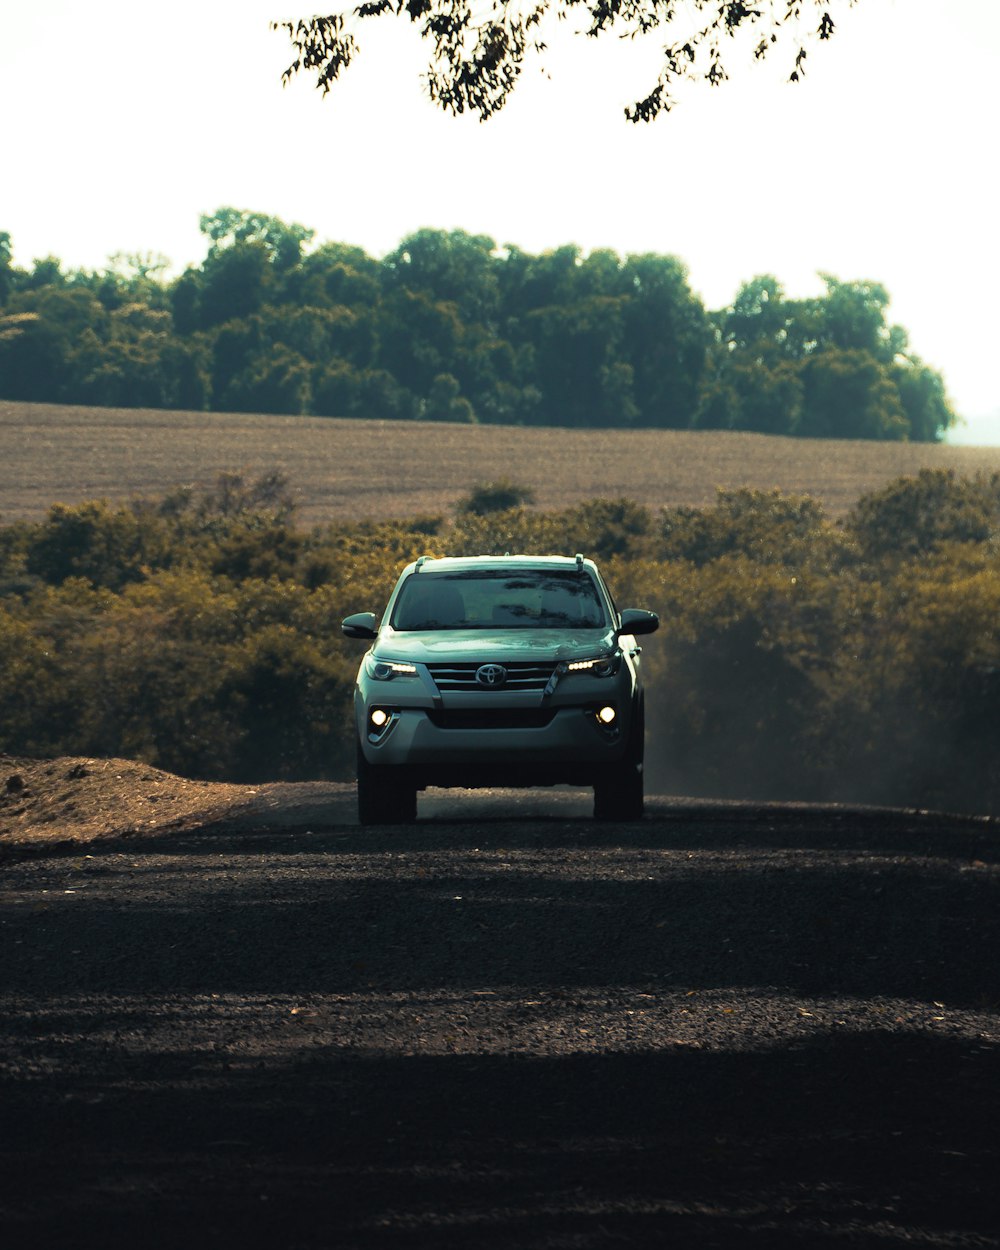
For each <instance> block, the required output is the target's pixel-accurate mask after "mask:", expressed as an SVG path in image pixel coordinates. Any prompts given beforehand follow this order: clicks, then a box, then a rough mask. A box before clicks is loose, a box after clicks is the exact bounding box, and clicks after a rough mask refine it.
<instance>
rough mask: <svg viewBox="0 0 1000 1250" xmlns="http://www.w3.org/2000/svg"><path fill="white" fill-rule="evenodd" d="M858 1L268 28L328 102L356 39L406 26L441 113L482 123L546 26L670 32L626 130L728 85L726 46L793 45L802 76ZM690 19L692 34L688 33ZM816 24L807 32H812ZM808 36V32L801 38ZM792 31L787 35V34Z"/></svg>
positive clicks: (522, 5) (402, 3)
mask: <svg viewBox="0 0 1000 1250" xmlns="http://www.w3.org/2000/svg"><path fill="white" fill-rule="evenodd" d="M853 3H854V0H772V2H771V3H768V4H766V5H765V4H755V3H753V0H691V4H690V5H688V6H686V7H685V8H684V10H683V11H682V12H679V11H678V8H679V6H678V5H677V4H676V3H675V2H674V0H524V2H521V0H511V2H510V3H503V2H502V0H493V3H491V4H488V5H483V6H477V5H476V4H475V3H474V0H363V2H362V3H361V4H359V5H358V7H357V8H355V9H354V10H353V11H352V12H349V13H345V12H343V11H342V12H340V13H333V14H330V15H328V16H325V17H310V18H302V19H299V20H291V21H279V22H273V23H272V29H273V30H284V31H285V32H286V33H287V34H288V36H289V38H290V39H291V42H292V46H293V48H294V49H295V59H294V60H293V61H292V63H291V65H289V67H288V68H287V69H286V70H285V72H284V74H283V75H282V80H283V81H284V82H286V83H287V82H288V81H289V80H290V79H292V78H294V77H295V75H296V74H298V73H300V72H303V71H304V72H311V73H315V74H316V85H317V86H318V87H319V89H320V90H321V91H322V92H323V94H324V95H325V94H326V93H327V92H328V91H329V90H330V87H331V85H332V84H333V83H334V82H335V81H336V79H337V78H339V77H340V75H341V73H342V72H343V71H344V70H345V69H347V67H348V66H349V65H350V64H351V62H352V61H353V60H354V58H355V57H356V56H357V54H358V51H359V43H358V38H357V34H356V31H357V29H358V27H359V25H360V22H361V21H362V20H363V19H366V18H376V17H390V16H393V17H396V18H399V19H400V20H404V21H406V20H408V21H409V22H411V23H412V24H413V25H414V26H415V27H416V28H417V29H418V31H419V33H420V36H421V38H423V39H426V40H427V41H428V43H429V44H430V45H431V47H432V49H433V51H432V54H431V62H430V65H429V66H428V68H427V71H426V75H425V77H426V83H427V89H428V91H429V93H430V97H431V99H432V100H433V101H434V103H435V104H437V105H438V106H439V107H440V108H442V109H443V110H445V111H446V112H450V113H453V114H458V113H464V112H466V111H468V112H472V113H477V114H478V115H479V118H480V120H481V121H486V120H487V119H488V118H490V117H492V116H493V114H495V113H497V112H499V111H500V109H502V108H503V106H504V104H506V102H507V99H508V98H509V96H510V93H511V91H512V90H513V89H514V87H515V86H516V84H517V81H518V78H519V77H520V74H521V71H522V69H523V68H524V65H525V63H526V60H527V58H529V57H531V56H532V55H537V54H540V53H542V52H544V50H545V46H546V45H545V40H544V24H545V22H546V21H547V20H549V21H551V20H556V19H564V18H570V17H576V18H577V19H578V32H577V33H580V34H585V35H588V36H590V37H592V38H597V37H598V36H601V35H606V36H608V37H609V38H610V37H611V36H615V37H617V38H635V37H636V36H640V35H650V34H662V33H666V34H667V36H668V38H670V39H671V40H672V41H671V42H669V43H667V45H666V46H665V47H664V49H663V63H662V66H661V69H660V74H659V77H658V80H657V82H656V83H655V84H654V85H653V87H652V89H651V90H649V91H647V92H646V94H645V95H643V96H642V97H641V98H639V99H638V100H637V101H636V102H635V103H634V104H633V105H632V106H631V107H629V108H626V110H625V116H626V117H627V118H628V120H629V121H632V122H640V121H645V122H648V121H652V120H653V119H654V118H656V117H658V116H659V115H660V114H661V113H666V112H669V110H670V109H671V108H672V107H673V106H674V103H675V100H674V98H673V96H672V94H671V91H672V88H673V85H674V84H675V83H676V82H678V81H680V80H682V79H691V80H698V79H702V80H704V81H707V82H708V83H710V84H711V85H712V86H718V85H720V84H721V83H722V82H724V81H725V80H726V79H727V78H728V76H729V75H728V73H727V71H726V68H725V64H724V62H723V53H722V43H723V40H724V39H726V38H729V37H733V36H736V35H744V36H746V37H747V38H750V39H752V40H753V43H752V51H753V55H754V56H755V57H756V59H757V60H759V61H760V60H763V59H764V58H765V57H766V56H767V54H768V52H769V51H770V50H771V49H772V48H773V47H774V46H775V45H777V44H779V43H784V42H787V40H788V39H791V40H792V41H793V46H794V47H795V54H794V57H793V58H792V61H791V71H790V74H789V79H790V81H792V82H797V81H798V80H799V79H800V78H801V77H802V76H803V75H804V73H805V61H806V56H807V46H806V45H807V43H808V42H810V41H811V39H813V38H816V39H819V40H826V39H829V38H830V36H831V35H832V34H833V32H834V22H833V16H832V14H833V11H834V9H835V8H837V7H838V6H839V7H840V8H844V7H845V6H847V7H849V6H850V5H852V4H853ZM685 19H686V20H687V25H685V24H684V22H685ZM812 21H815V22H816V23H817V24H816V26H815V27H814V28H813V29H812V30H810V29H809V26H808V25H806V23H811V22H812ZM803 28H804V29H803ZM786 32H787V33H786Z"/></svg>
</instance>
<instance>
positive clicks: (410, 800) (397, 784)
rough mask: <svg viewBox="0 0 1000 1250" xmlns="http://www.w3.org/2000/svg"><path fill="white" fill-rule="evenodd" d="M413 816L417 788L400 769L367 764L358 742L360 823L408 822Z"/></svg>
mask: <svg viewBox="0 0 1000 1250" xmlns="http://www.w3.org/2000/svg"><path fill="white" fill-rule="evenodd" d="M416 819H417V788H416V786H415V785H413V784H412V783H411V782H408V781H406V779H405V778H404V776H403V775H402V774H401V770H399V769H395V768H377V767H375V766H374V765H372V764H369V763H368V761H367V760H366V759H365V754H364V752H363V751H362V749H361V743H360V742H359V743H358V820H359V821H360V822H361V824H362V825H408V824H412V823H413V821H415V820H416Z"/></svg>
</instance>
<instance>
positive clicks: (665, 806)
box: [0, 796, 1000, 1250]
mask: <svg viewBox="0 0 1000 1250" xmlns="http://www.w3.org/2000/svg"><path fill="white" fill-rule="evenodd" d="M550 799H551V800H553V801H551V802H549V801H548V800H550ZM289 810H292V809H289ZM585 813H586V804H585V803H581V801H580V800H579V799H576V798H574V797H573V796H562V797H559V796H546V798H545V799H541V800H539V799H538V798H537V797H533V796H526V797H525V798H523V799H521V800H520V801H519V803H517V804H512V803H510V802H509V801H508V800H505V799H504V798H502V797H498V796H486V797H480V798H477V799H476V800H474V801H469V802H467V801H464V800H461V801H460V800H458V799H454V798H447V799H440V798H439V799H436V800H433V801H432V802H431V803H430V804H425V806H424V807H423V808H422V819H421V821H420V822H419V823H418V825H417V826H416V827H415V828H413V829H410V830H405V831H403V830H386V831H371V830H361V829H359V828H358V827H357V826H355V825H353V824H351V823H349V819H350V817H349V816H348V815H347V814H346V812H345V811H342V810H340V809H338V810H337V812H335V813H334V815H333V819H334V820H337V821H342V822H343V823H330V820H327V821H326V822H325V823H324V822H323V821H322V811H321V809H320V808H319V807H318V806H317V805H313V806H311V807H310V806H309V805H307V804H305V803H304V802H301V803H300V804H299V805H298V807H295V808H294V810H292V816H291V817H289V816H288V813H287V812H286V813H285V815H284V817H283V816H282V815H281V813H280V812H274V813H272V816H271V818H270V819H268V818H267V816H266V813H265V815H264V816H261V815H260V814H259V813H258V815H257V816H256V817H255V818H254V820H252V821H249V820H248V821H245V822H244V823H243V824H242V825H241V824H240V823H239V822H237V823H236V824H235V825H234V824H233V823H232V822H230V823H229V824H228V825H222V826H219V825H216V826H210V827H207V828H194V829H190V830H188V831H187V832H180V833H177V832H174V833H170V834H164V835H163V836H159V837H150V838H145V839H141V840H140V839H134V838H133V839H126V840H119V841H114V842H110V843H95V844H94V845H93V846H92V847H89V848H82V849H80V848H78V849H76V850H67V849H65V848H64V849H63V850H61V851H53V850H51V849H49V850H41V851H38V850H36V851H35V852H33V853H30V854H26V855H23V854H21V853H19V855H18V856H15V857H12V858H9V859H8V860H7V861H6V862H4V863H3V864H2V866H0V872H2V889H0V925H2V928H0V933H2V951H3V957H2V961H0V985H2V992H3V1018H2V1023H0V1064H2V1068H0V1073H2V1083H0V1097H2V1107H3V1111H2V1120H3V1129H2V1137H0V1204H2V1205H0V1241H2V1243H3V1245H4V1246H5V1247H18V1246H26V1247H27V1246H31V1247H50V1246H51V1247H55V1246H58V1247H76V1246H84V1245H87V1246H92V1245H103V1246H106V1247H109V1248H114V1247H118V1246H126V1245H132V1244H136V1245H139V1244H142V1245H145V1246H150V1247H164V1248H166V1247H171V1248H174V1247H183V1246H190V1247H200V1246H210V1245H211V1246H216V1247H218V1246H240V1247H246V1246H258V1245H260V1246H263V1245H267V1246H271V1247H279V1248H282V1250H285V1248H288V1250H296V1248H301V1250H318V1248H319V1247H358V1248H364V1250H369V1248H371V1250H381V1248H383V1247H384V1248H386V1250H389V1248H392V1250H397V1248H399V1250H403V1248H409V1247H424V1246H428V1247H430V1246H433V1247H442V1248H446V1250H447V1248H450V1247H455V1248H458V1247H463V1248H464V1247H475V1248H479V1247H484V1248H491V1247H505V1248H507V1247H525V1248H529V1247H530V1248H532V1250H535V1248H538V1250H542V1248H544V1250H556V1248H557V1247H559V1248H565V1247H618V1246H635V1247H655V1246H666V1245H671V1246H672V1245H676V1246H681V1247H687V1246H692V1247H710V1246H711V1247H726V1248H728V1247H733V1248H735V1247H740V1248H741V1250H742V1248H745V1247H768V1248H769V1250H774V1248H778V1250H781V1248H782V1247H793V1246H794V1247H815V1246H825V1245H831V1246H832V1245H850V1246H865V1247H876V1246H877V1247H879V1248H880V1250H886V1248H891V1247H896V1246H903V1245H906V1246H913V1245H918V1246H922V1247H959V1246H962V1247H966V1246H967V1247H982V1246H996V1245H997V1244H998V1231H1000V1199H998V1196H997V1180H998V1177H1000V1153H998V1142H1000V1137H998V1133H997V1125H998V1123H1000V1079H998V1078H1000V1064H998V1057H1000V972H998V970H1000V912H998V908H997V903H998V880H1000V854H998V847H1000V844H998V839H997V829H996V825H995V823H993V824H991V823H989V822H976V821H971V820H960V819H957V818H946V817H940V816H933V815H927V814H923V815H921V814H912V813H911V814H907V813H893V812H884V811H871V810H869V811H849V810H845V809H838V808H805V807H750V806H741V805H735V804H734V805H712V804H693V803H683V802H676V801H675V802H670V801H667V800H653V801H651V803H650V805H649V813H648V815H647V818H646V820H644V821H643V822H642V823H641V824H638V825H631V826H627V825H622V826H604V825H595V824H594V823H592V822H591V821H590V820H589V819H587V818H586V814H585Z"/></svg>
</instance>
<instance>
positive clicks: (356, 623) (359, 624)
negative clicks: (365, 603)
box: [340, 612, 378, 642]
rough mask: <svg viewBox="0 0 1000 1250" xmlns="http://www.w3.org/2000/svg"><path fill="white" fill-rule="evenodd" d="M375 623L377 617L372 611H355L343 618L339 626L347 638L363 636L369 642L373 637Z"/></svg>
mask: <svg viewBox="0 0 1000 1250" xmlns="http://www.w3.org/2000/svg"><path fill="white" fill-rule="evenodd" d="M377 624H378V617H377V616H376V615H375V613H374V612H355V613H354V615H353V616H348V617H345V618H344V620H343V621H342V622H341V625H340V628H341V630H342V631H343V633H344V636H345V637H347V638H364V639H365V640H366V641H368V642H370V641H371V640H372V639H373V638H374V637H375V626H376V625H377Z"/></svg>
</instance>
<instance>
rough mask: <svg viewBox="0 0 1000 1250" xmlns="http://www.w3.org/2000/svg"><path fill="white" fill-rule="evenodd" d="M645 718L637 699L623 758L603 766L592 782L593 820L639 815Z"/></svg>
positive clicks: (638, 816) (633, 818)
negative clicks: (637, 704) (609, 765)
mask: <svg viewBox="0 0 1000 1250" xmlns="http://www.w3.org/2000/svg"><path fill="white" fill-rule="evenodd" d="M644 721H645V717H644V708H643V705H642V704H641V703H640V704H639V708H638V710H637V712H636V715H635V719H634V721H633V724H632V733H631V737H630V738H629V742H628V747H627V749H626V751H625V756H624V758H623V759H622V760H621V761H620V762H619V763H617V764H613V765H612V766H611V767H609V768H607V769H605V770H604V771H603V772H602V773H601V774H600V775H599V776H598V777H597V779H596V780H595V782H594V819H595V820H641V819H642V811H643V805H644V801H645V795H644V789H643V772H642V761H643V755H644V745H645V723H644Z"/></svg>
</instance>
